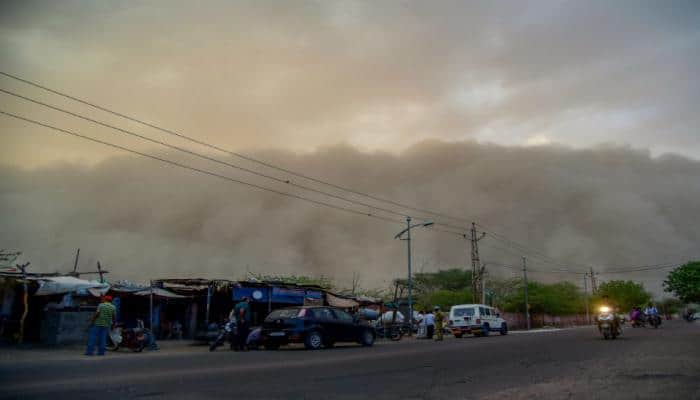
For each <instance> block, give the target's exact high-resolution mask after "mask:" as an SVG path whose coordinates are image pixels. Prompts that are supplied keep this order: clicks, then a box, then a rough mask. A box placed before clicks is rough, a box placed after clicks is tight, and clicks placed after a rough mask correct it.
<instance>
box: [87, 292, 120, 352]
mask: <svg viewBox="0 0 700 400" xmlns="http://www.w3.org/2000/svg"><path fill="white" fill-rule="evenodd" d="M116 313H117V309H116V307H114V305H113V304H112V296H102V302H101V303H100V305H98V306H97V311H96V312H95V315H93V316H92V321H91V322H90V325H91V326H90V334H89V336H88V344H87V349H86V350H85V355H86V356H91V355H93V354H94V352H95V342H97V355H98V356H103V355H105V346H106V344H107V334H108V333H109V330H110V329H111V328H112V324H113V323H114V316H115V314H116Z"/></svg>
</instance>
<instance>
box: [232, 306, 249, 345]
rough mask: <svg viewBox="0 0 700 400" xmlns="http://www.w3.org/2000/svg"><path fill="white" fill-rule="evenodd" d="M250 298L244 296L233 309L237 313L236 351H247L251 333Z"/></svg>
mask: <svg viewBox="0 0 700 400" xmlns="http://www.w3.org/2000/svg"><path fill="white" fill-rule="evenodd" d="M249 302H250V300H249V299H248V297H243V300H242V301H241V302H240V303H238V304H236V307H235V308H234V309H233V310H234V312H235V314H236V328H237V331H236V345H235V346H234V349H233V350H234V351H245V350H246V348H247V346H246V341H247V340H248V334H250V304H248V303H249Z"/></svg>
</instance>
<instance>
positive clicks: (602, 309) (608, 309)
mask: <svg viewBox="0 0 700 400" xmlns="http://www.w3.org/2000/svg"><path fill="white" fill-rule="evenodd" d="M600 312H602V313H609V312H610V307H608V306H602V307H600Z"/></svg>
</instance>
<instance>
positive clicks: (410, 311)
mask: <svg viewBox="0 0 700 400" xmlns="http://www.w3.org/2000/svg"><path fill="white" fill-rule="evenodd" d="M433 224H434V222H432V221H425V222H423V223H422V224H415V225H411V217H409V216H406V229H404V230H402V231H401V232H399V233H397V234H396V236H394V239H400V240H406V241H408V243H407V245H408V246H407V250H408V314H409V316H408V322H409V326H410V329H409V330H408V335H409V336H411V335H413V274H412V272H411V229H413V228H415V227H418V226H430V225H433ZM404 233H406V239H401V236H403V234H404Z"/></svg>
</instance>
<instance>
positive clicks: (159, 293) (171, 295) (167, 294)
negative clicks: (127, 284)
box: [134, 287, 187, 299]
mask: <svg viewBox="0 0 700 400" xmlns="http://www.w3.org/2000/svg"><path fill="white" fill-rule="evenodd" d="M134 294H135V295H136V296H150V295H151V289H149V288H146V289H144V290H140V291H138V292H134ZM153 295H154V296H156V297H163V298H167V299H184V298H187V296H181V295H179V294H175V293H173V292H170V291H168V290H165V289H161V288H156V287H154V288H153Z"/></svg>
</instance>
